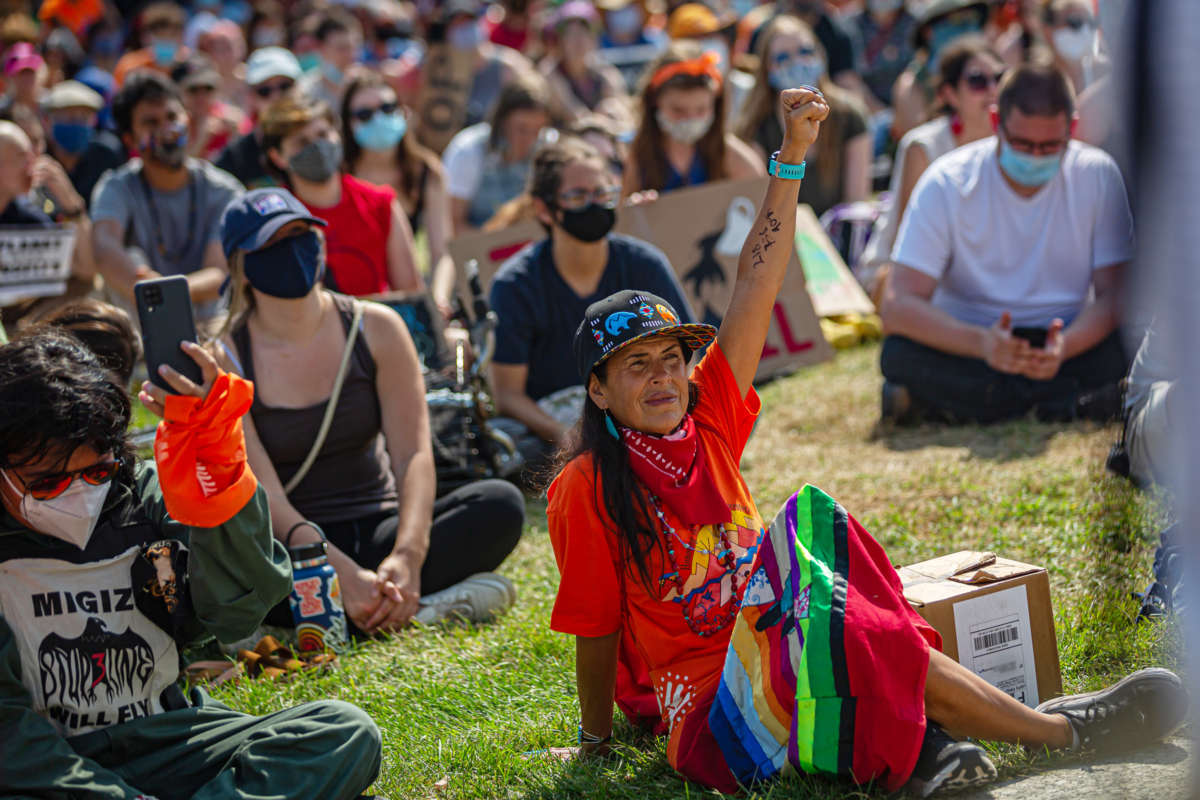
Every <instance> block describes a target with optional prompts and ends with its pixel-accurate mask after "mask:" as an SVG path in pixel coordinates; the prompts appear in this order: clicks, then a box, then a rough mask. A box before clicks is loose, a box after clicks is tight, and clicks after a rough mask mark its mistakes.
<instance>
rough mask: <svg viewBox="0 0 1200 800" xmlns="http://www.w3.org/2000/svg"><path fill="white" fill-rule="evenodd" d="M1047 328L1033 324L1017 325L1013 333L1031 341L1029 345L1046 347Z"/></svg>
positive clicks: (1038, 347) (1037, 347) (1040, 348)
mask: <svg viewBox="0 0 1200 800" xmlns="http://www.w3.org/2000/svg"><path fill="white" fill-rule="evenodd" d="M1046 332H1047V331H1046V328H1038V327H1034V326H1031V325H1017V326H1015V327H1013V329H1012V335H1013V336H1016V337H1017V338H1018V339H1024V340H1025V341H1027V342H1029V346H1030V347H1033V348H1035V349H1037V350H1042V349H1043V348H1045V347H1046Z"/></svg>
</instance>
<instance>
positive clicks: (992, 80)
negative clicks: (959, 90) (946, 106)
mask: <svg viewBox="0 0 1200 800" xmlns="http://www.w3.org/2000/svg"><path fill="white" fill-rule="evenodd" d="M1003 77H1004V70H1001V71H1000V72H996V73H994V74H991V75H989V74H988V73H986V72H968V73H967V76H966V78H964V80H965V81H966V82H967V88H968V89H970V90H971V91H973V92H986V91H987V90H988V89H990V88H992V87H993V86H995V85H996V84H998V83H1000V79H1001V78H1003Z"/></svg>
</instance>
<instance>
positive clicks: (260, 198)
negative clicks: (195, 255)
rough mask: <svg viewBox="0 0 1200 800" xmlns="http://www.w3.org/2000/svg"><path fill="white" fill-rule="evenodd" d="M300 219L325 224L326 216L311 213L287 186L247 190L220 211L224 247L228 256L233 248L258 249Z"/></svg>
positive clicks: (323, 225) (222, 247)
mask: <svg viewBox="0 0 1200 800" xmlns="http://www.w3.org/2000/svg"><path fill="white" fill-rule="evenodd" d="M298 219H302V220H304V221H305V222H311V223H312V224H313V225H320V226H321V227H325V220H323V219H318V218H316V217H314V216H313V215H312V214H310V213H308V209H307V208H305V207H304V204H303V203H301V202H300V201H299V200H297V199H296V197H295V196H294V195H293V194H292V193H291V192H289V191H288V190H287V189H280V188H279V187H277V186H272V187H270V188H267V189H255V190H254V191H251V192H246V193H245V194H244V195H242V196H241V197H238V198H235V199H234V200H232V201H230V203H229V205H227V206H225V212H224V213H223V214H222V215H221V249H223V250H224V251H225V258H229V257H230V256H232V255H233V251H234V250H245V251H247V252H249V251H251V250H257V249H259V248H260V247H262V246H263V245H265V244H266V243H267V242H268V241H270V239H271V237H272V236H274V235H275V233H276V232H277V231H278V230H279V229H280V228H282V227H283V226H284V225H287V224H288V223H289V222H294V221H296V220H298Z"/></svg>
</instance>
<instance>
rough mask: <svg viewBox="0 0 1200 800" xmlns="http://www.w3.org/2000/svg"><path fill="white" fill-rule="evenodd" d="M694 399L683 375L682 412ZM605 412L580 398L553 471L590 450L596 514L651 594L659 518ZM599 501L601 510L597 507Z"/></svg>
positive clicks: (600, 371) (598, 370)
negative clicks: (652, 556)
mask: <svg viewBox="0 0 1200 800" xmlns="http://www.w3.org/2000/svg"><path fill="white" fill-rule="evenodd" d="M679 346H680V347H681V348H682V349H683V358H684V361H685V362H687V361H688V360H689V359H690V358H691V348H689V347H688V346H687V345H685V344H684V343H683V342H680V343H679ZM607 368H608V362H607V361H603V362H601V363H599V364H597V365H596V367H595V369H593V370H592V374H594V375H595V376H596V377H597V378H599V379H600V380H601V381H603V380H604V378H605V372H606V371H607ZM589 380H590V378H589ZM586 385H587V382H585V383H584V386H585V387H586ZM698 399H699V388H698V387H697V386H696V384H694V383H692V382H691V381H688V407H687V410H688V413H691V411H692V409H693V408H695V407H696V401H697V400H698ZM606 416H607V412H605V411H604V410H603V409H601V408H600V406H598V405H596V404H595V403H594V402H593V401H592V398H591V395H588V396H587V397H586V398H585V399H584V401H583V414H582V416H580V418H579V422H578V423H576V426H575V429H574V431H572V434H571V435H570V436H569V437H568V438H567V443H566V444H565V445H564V446H563V448H562V449H561V450H560V451H559V454H558V457H557V458H556V459H555V468H554V472H555V473H556V474H557V473H558V472H561V471H562V470H563V469H564V468H565V467H566V466H567V464H569V463H570V462H571V461H573V460H574V459H575V458H577V457H579V456H582V455H589V454H590V455H591V456H592V484H593V485H595V484H596V483H597V482H599V483H600V485H601V490H602V491H601V494H602V497H601V496H597V494H596V493H593V495H592V501H593V503H595V511H596V515H597V516H599V517H600V518H601V519H603V520H605V521H606V523H609V524H610V525H611V528H610V529H611V530H612V532H613V534H614V535H615V536H616V537H617V543H618V545H619V547H620V558H621V562H622V563H623V564H625V565H626V567H628V568H629V571H630V574H634V575H636V577H637V578H638V579H639V580H641V582H642V584H643V585H644V586H645V587H646V590H647V591H648V592H649V593H650V594H651V595H656V594H657V590H656V584H655V580H654V576H652V575H651V574H650V554H651V553H652V552H654V551H655V550H657V551H659V552H662V551H663V550H664V546H663V538H662V536H661V535H660V526H661V524H662V523H661V522H660V521H659V519H658V516H657V515H656V514H655V513H654V509H653V507H652V506H651V504H650V498H649V496H648V493H647V492H646V487H644V486H643V485H642V482H641V481H639V480H638V479H637V478H636V477H635V476H634V474H633V470H632V469H630V466H629V453H628V452H626V449H625V445H624V443H623V442H622V441H621V440H620V439H618V438H617V437H615V436H613V435H612V432H611V431H609V429H608V427H609V424H608V422H607V421H606V419H605V418H606ZM601 503H603V505H604V508H603V510H604V511H605V512H607V513H601V508H600V504H601Z"/></svg>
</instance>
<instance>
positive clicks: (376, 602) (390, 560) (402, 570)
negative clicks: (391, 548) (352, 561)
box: [340, 553, 421, 634]
mask: <svg viewBox="0 0 1200 800" xmlns="http://www.w3.org/2000/svg"><path fill="white" fill-rule="evenodd" d="M340 577H342V581H341V583H342V598H343V605H344V606H345V609H346V615H347V616H348V617H350V619H351V621H353V622H354V624H355V625H357V626H358V627H359V629H360V630H362V631H363V632H364V633H368V634H374V633H395V632H396V631H399V630H400V629H401V628H403V627H404V626H405V625H407V624H408V623H409V621H410V620H411V619H412V618H413V615H414V614H416V613H417V609H418V608H419V604H418V601H419V600H420V599H421V573H420V569H419V568H417V569H415V570H414V569H413V567H412V565H411V564H410V560H409V558H408V557H407V556H406V555H405V554H403V553H392V554H391V555H389V556H388V557H387V558H385V559H384V560H383V561H382V562H380V564H379V566H378V568H376V569H375V570H369V569H366V568H365V567H358V568H357V569H355V570H354V571H353V573H352V574H351V575H348V576H340Z"/></svg>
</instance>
